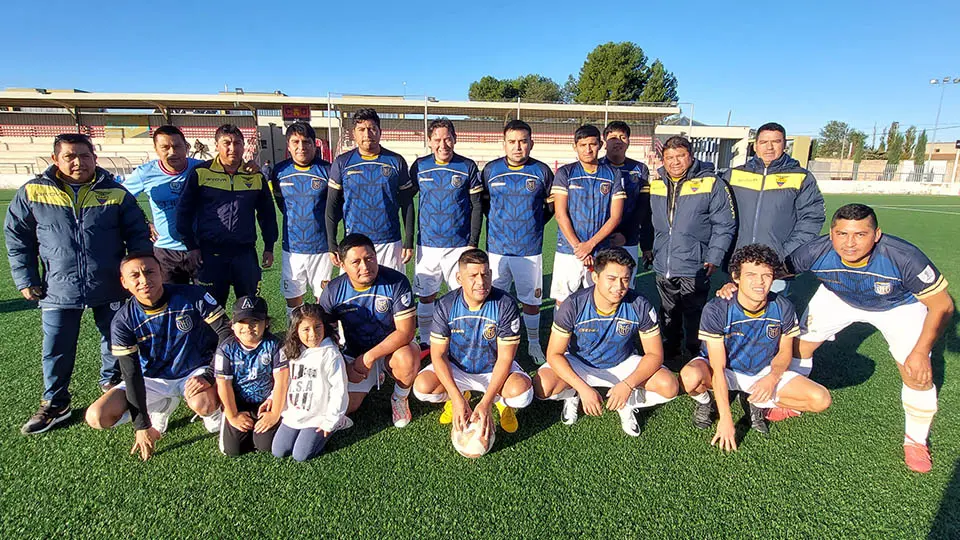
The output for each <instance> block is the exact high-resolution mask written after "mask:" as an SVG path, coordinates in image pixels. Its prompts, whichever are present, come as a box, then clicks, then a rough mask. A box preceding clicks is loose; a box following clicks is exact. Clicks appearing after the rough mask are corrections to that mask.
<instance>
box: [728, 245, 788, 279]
mask: <svg viewBox="0 0 960 540" xmlns="http://www.w3.org/2000/svg"><path fill="white" fill-rule="evenodd" d="M744 263H753V264H762V265H765V266H769V267H770V268H771V269H772V270H773V272H774V275H776V274H777V273H778V272H779V271H780V266H781V262H780V256H779V255H777V252H776V251H775V250H774V249H773V248H772V247H770V246H767V245H764V244H749V245H746V246H743V247H741V248H738V249H737V250H736V251H734V252H733V255H732V256H731V257H730V266H729V270H730V275H731V276H733V277H735V278H737V279H739V278H740V268H741V267H743V264H744Z"/></svg>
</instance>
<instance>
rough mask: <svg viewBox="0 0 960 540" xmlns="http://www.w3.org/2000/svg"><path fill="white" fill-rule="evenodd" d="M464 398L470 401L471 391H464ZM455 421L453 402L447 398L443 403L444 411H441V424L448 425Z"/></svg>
mask: <svg viewBox="0 0 960 540" xmlns="http://www.w3.org/2000/svg"><path fill="white" fill-rule="evenodd" d="M463 399H465V400H467V401H470V391H469V390H467V391H466V392H464V393H463ZM452 423H453V402H452V401H450V400H447V401H446V402H445V403H444V404H443V412H442V413H440V424H442V425H444V426H446V425H448V424H452Z"/></svg>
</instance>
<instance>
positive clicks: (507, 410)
mask: <svg viewBox="0 0 960 540" xmlns="http://www.w3.org/2000/svg"><path fill="white" fill-rule="evenodd" d="M497 411H499V412H500V427H502V428H503V430H504V431H506V432H507V433H516V432H517V428H519V427H520V422H517V415H516V413H515V412H514V410H513V407H507V406H506V405H504V404H503V403H497Z"/></svg>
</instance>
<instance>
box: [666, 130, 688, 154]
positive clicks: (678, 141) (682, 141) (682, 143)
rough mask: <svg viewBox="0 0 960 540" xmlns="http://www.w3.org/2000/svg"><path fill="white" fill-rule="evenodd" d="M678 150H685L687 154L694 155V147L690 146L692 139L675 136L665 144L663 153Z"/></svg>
mask: <svg viewBox="0 0 960 540" xmlns="http://www.w3.org/2000/svg"><path fill="white" fill-rule="evenodd" d="M678 148H685V149H686V150H687V153H688V154H690V155H691V156H692V155H693V145H692V144H690V139H687V138H686V137H683V136H681V135H674V136H673V137H670V138H669V139H667V142H665V143H663V151H664V152H666V151H667V150H676V149H678Z"/></svg>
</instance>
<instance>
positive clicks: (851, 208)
mask: <svg viewBox="0 0 960 540" xmlns="http://www.w3.org/2000/svg"><path fill="white" fill-rule="evenodd" d="M867 218H870V221H871V222H873V228H874V229H876V228H878V227H880V221H879V220H877V213H876V212H874V211H873V208H870V207H869V206H867V205H865V204H860V203H850V204H845V205H843V206H841V207H840V208H837V211H836V212H834V213H833V218H832V219H831V220H830V228H831V229H832V228H833V226H834V225H836V224H837V221H839V220H841V219H849V220H852V221H860V220H863V219H867Z"/></svg>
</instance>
